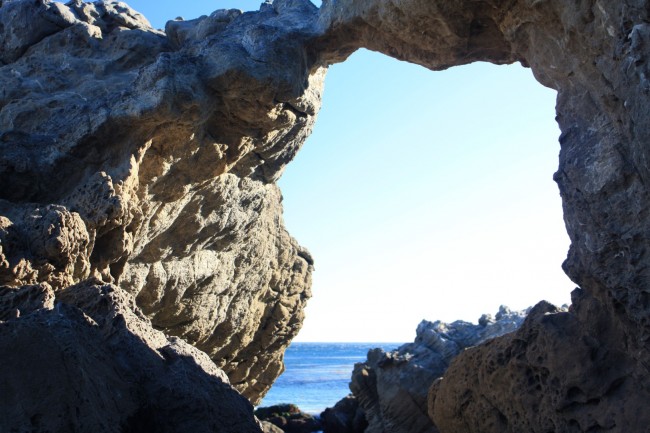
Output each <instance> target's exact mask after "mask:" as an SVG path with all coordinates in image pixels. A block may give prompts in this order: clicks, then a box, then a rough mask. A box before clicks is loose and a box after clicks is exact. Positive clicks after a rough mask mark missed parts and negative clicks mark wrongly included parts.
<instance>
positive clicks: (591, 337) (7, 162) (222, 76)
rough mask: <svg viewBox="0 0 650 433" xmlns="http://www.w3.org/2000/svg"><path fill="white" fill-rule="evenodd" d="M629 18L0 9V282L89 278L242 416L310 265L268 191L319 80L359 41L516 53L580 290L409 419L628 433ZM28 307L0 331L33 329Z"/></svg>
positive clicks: (270, 376) (412, 7)
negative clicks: (220, 385)
mask: <svg viewBox="0 0 650 433" xmlns="http://www.w3.org/2000/svg"><path fill="white" fill-rule="evenodd" d="M648 10H649V8H648V4H647V2H645V1H633V0H624V1H617V2H611V1H610V2H605V1H604V0H596V1H581V2H566V1H559V0H534V1H533V0H529V1H526V0H520V1H517V0H511V1H498V0H493V1H471V2H469V1H457V2H449V1H442V0H404V1H399V2H397V1H392V0H374V1H373V0H348V1H343V0H338V1H333V0H331V1H325V2H324V3H323V6H322V7H321V9H320V11H319V10H318V9H317V8H316V7H315V6H313V5H312V4H311V3H310V2H308V1H307V0H276V1H275V2H274V3H273V4H270V3H264V4H263V5H262V7H261V9H260V11H259V12H255V13H246V14H242V13H240V12H238V11H217V12H215V13H213V14H212V15H210V16H209V17H204V18H201V19H199V20H195V21H188V22H184V21H174V22H170V23H168V24H167V27H166V31H165V32H164V33H163V32H160V31H156V30H154V29H152V28H151V27H150V25H149V24H148V23H147V21H146V20H145V19H144V18H143V17H142V16H141V15H139V14H138V13H136V12H135V11H133V10H131V9H129V8H128V7H127V6H126V5H124V4H122V3H114V2H96V3H82V2H80V1H72V2H70V3H69V4H67V5H63V4H60V3H50V2H48V1H46V0H4V1H0V24H1V25H0V89H1V90H2V91H1V92H0V149H1V151H0V284H3V285H5V286H7V287H8V288H9V289H11V290H17V289H18V288H19V287H22V286H32V287H33V286H37V285H47V287H49V288H50V289H48V290H51V293H50V292H48V293H50V294H49V295H48V296H47V299H48V301H47V302H50V301H51V302H53V303H54V305H56V304H57V302H63V299H62V298H61V299H58V298H59V297H60V295H59V294H60V293H63V291H65V290H66V289H67V288H69V287H70V286H72V285H75V284H78V283H82V282H84V281H86V280H88V279H89V278H91V277H92V278H94V279H96V281H98V282H99V283H101V284H113V286H114V287H115V290H119V291H123V292H126V293H125V294H129V295H130V296H132V297H133V298H134V299H135V301H136V303H137V308H139V309H140V310H141V311H142V312H143V313H144V314H145V315H146V316H147V318H148V320H150V322H143V323H149V324H147V325H142V326H145V327H147V326H149V327H153V328H156V329H158V330H161V331H163V332H164V333H166V334H171V335H175V336H178V337H181V338H183V339H184V340H186V341H187V342H189V343H191V344H192V345H193V346H195V347H197V348H199V349H201V350H203V351H204V352H206V353H207V354H208V355H209V356H210V358H211V359H212V360H213V361H214V362H215V363H216V365H218V366H219V367H221V368H223V370H224V371H225V372H226V373H227V374H228V376H229V378H230V381H231V382H232V383H233V385H234V386H235V387H236V388H237V389H239V390H240V391H241V392H242V393H243V394H244V395H245V396H247V397H248V398H249V399H250V400H251V401H253V402H255V401H258V400H259V398H260V397H261V396H262V395H263V394H264V393H265V392H266V390H267V389H268V387H269V386H270V384H271V383H272V382H273V380H274V379H275V378H276V377H277V375H278V374H279V373H280V371H281V370H282V353H283V351H284V348H285V347H286V346H287V345H288V343H289V341H290V340H291V338H292V337H293V336H295V335H296V333H297V332H298V330H299V328H300V324H301V322H302V318H303V307H304V305H305V302H306V300H307V299H308V298H309V296H310V292H309V290H310V289H309V287H310V278H311V277H310V275H311V271H312V266H313V261H312V259H311V257H310V255H309V253H308V252H307V251H306V250H305V249H303V248H301V247H300V246H299V245H298V244H297V243H296V242H295V241H294V240H293V239H292V238H291V237H290V235H289V234H288V233H287V232H286V230H285V229H284V226H283V223H282V212H281V205H280V203H281V195H280V192H279V190H278V188H277V186H276V185H275V181H276V180H277V179H278V177H279V176H280V175H281V173H282V170H283V168H284V166H285V165H286V164H287V163H288V162H289V161H290V160H291V159H292V158H293V156H294V155H295V154H296V152H297V151H298V150H299V148H300V146H301V145H302V143H303V142H304V140H305V138H306V136H307V135H308V134H309V132H310V130H311V127H312V125H313V122H314V119H315V116H316V114H317V111H318V108H319V104H320V92H321V89H322V81H323V75H324V68H325V67H326V66H327V65H328V64H330V63H334V62H339V61H343V60H345V58H346V57H347V56H348V55H349V54H351V53H352V52H353V51H354V50H356V49H358V48H360V47H367V48H370V49H373V50H376V51H380V52H383V53H385V54H388V55H390V56H393V57H396V58H399V59H402V60H407V61H410V62H414V63H418V64H420V65H423V66H425V67H427V68H430V69H432V70H436V69H443V68H448V67H451V66H454V65H460V64H465V63H469V62H472V61H478V60H482V61H490V62H493V63H511V62H515V61H520V62H522V63H523V64H525V65H529V66H530V67H531V68H532V69H533V72H534V74H535V76H536V77H537V79H538V80H539V81H540V82H541V83H542V84H544V85H546V86H549V87H552V88H554V89H556V90H557V91H558V105H557V120H558V122H559V124H560V128H561V130H562V135H561V137H560V143H561V153H560V165H559V169H558V171H557V173H556V176H555V180H556V182H557V183H558V185H559V187H560V192H561V194H562V199H563V206H564V213H565V221H566V226H567V230H568V232H569V235H570V238H571V241H572V245H571V249H570V252H569V256H568V259H567V261H566V262H565V270H566V272H567V273H568V274H569V276H570V277H571V278H572V279H573V281H574V282H575V283H576V284H577V285H578V286H580V289H578V290H577V291H576V292H574V296H573V306H572V308H571V310H570V311H569V312H564V313H561V312H555V310H553V309H552V308H550V307H549V308H546V307H544V306H543V305H542V306H541V307H540V311H541V310H543V313H540V314H539V315H537V316H534V317H537V319H535V318H531V319H529V322H528V326H524V327H523V328H522V330H521V331H518V334H516V335H517V337H503V338H501V339H497V340H494V342H493V343H491V344H489V345H484V346H480V347H479V348H478V349H476V350H474V351H467V352H465V353H464V354H461V355H460V356H459V357H458V358H457V360H456V361H455V362H454V363H453V365H452V367H451V368H450V370H449V372H448V373H447V374H446V376H445V378H444V379H443V380H442V381H441V382H440V383H438V384H437V385H436V386H434V388H433V390H432V392H431V394H430V401H429V412H430V414H431V415H432V416H433V419H434V421H435V423H436V424H437V426H438V428H439V429H440V430H441V431H442V432H443V433H444V432H455V431H463V432H479V431H480V432H482V433H486V432H492V431H495V432H496V431H499V432H503V431H508V432H518V431H522V429H524V431H531V432H548V431H567V432H572V431H576V432H577V431H605V430H607V431H621V432H623V431H626V432H627V431H644V429H645V428H646V427H647V425H648V424H649V422H650V419H649V417H650V415H648V414H646V412H645V411H643V410H637V408H638V407H639V406H638V405H636V404H637V403H634V402H645V401H648V397H650V395H648V393H649V392H650V391H648V390H649V389H650V383H649V379H648V376H649V372H648V367H647V366H648V365H650V353H649V346H648V341H649V340H650V321H649V309H650V294H649V292H650V289H649V288H648V283H647V281H648V275H647V274H648V269H649V266H648V265H649V264H650V258H649V257H648V253H647V244H648V236H649V235H648V233H649V231H648V227H650V225H649V221H648V218H650V216H649V214H648V203H649V201H648V196H647V189H646V187H645V185H646V184H647V182H648V181H649V180H650V179H649V176H650V172H649V165H648V152H649V150H648V148H647V146H646V143H648V142H649V138H650V137H648V134H650V132H649V131H650V128H649V126H650V125H648V122H649V121H650V120H649V119H650V116H648V110H647V106H648V102H647V101H648V91H649V88H650V87H649V86H650V84H649V83H648V80H647V77H648V71H647V69H648V65H647V52H648V44H649V43H650V30H649V27H648V24H647V22H648V21H649V20H648ZM431 98H432V99H434V98H435V95H431ZM504 122H507V119H504ZM343 157H344V156H343ZM513 181H516V179H513ZM531 229H534V228H531ZM522 283H523V282H522ZM522 286H525V284H522ZM39 287H40V286H39ZM43 287H45V286H43ZM30 293H31V292H30ZM52 296H53V297H54V299H53V300H52V299H50V297H52ZM30 299H31V298H29V297H27V298H26V299H23V301H25V302H26V304H24V306H23V303H22V301H21V302H18V303H16V302H13V301H12V302H13V303H12V302H9V303H6V305H9V307H7V308H9V310H7V311H2V312H0V317H6V318H9V319H10V320H11V321H12V323H14V324H17V323H20V322H21V321H29V320H32V321H33V323H35V324H38V323H45V322H42V321H41V322H39V321H38V320H37V319H30V315H31V314H44V313H39V311H41V310H42V309H43V308H45V307H43V308H35V307H34V308H35V309H34V308H33V302H31V301H30ZM36 299H40V298H39V297H38V296H37V297H36ZM0 305H5V303H3V304H0ZM16 305H18V307H17V306H16ZM48 305H49V304H48ZM21 306H22V309H23V310H24V311H25V314H21V313H20V311H21ZM70 308H73V309H74V308H77V309H79V307H78V306H74V305H73V306H71V307H70ZM30 312H31V313H30ZM7 323H9V322H6V323H3V324H0V326H9V325H7ZM47 323H55V322H47ZM12 326H14V325H12ZM34 326H37V325H34ZM38 326H40V325H38ZM82 341H83V340H80V343H79V344H84V343H82ZM24 343H25V344H28V341H24ZM569 349H570V350H569ZM498 353H501V354H502V356H497V355H496V354H498ZM531 371H532V373H531ZM468 372H469V373H468ZM467 374H470V376H471V377H469V376H467ZM523 384H527V385H526V386H527V388H526V389H525V390H522V386H523ZM550 390H552V391H553V393H554V394H553V396H554V397H552V398H551V397H549V392H550ZM522 393H523V394H522ZM623 395H624V397H623ZM443 396H444V398H443ZM522 396H525V398H524V397H522ZM25 398H28V397H25ZM624 405H625V406H624ZM534 414H538V415H534ZM542 419H543V420H542ZM487 420H496V421H494V422H488V421H487ZM459 423H460V424H459ZM524 426H525V427H524Z"/></svg>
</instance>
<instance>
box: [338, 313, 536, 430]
mask: <svg viewBox="0 0 650 433" xmlns="http://www.w3.org/2000/svg"><path fill="white" fill-rule="evenodd" d="M526 314H527V312H526V311H514V312H513V311H510V310H509V309H508V308H507V307H503V306H502V307H501V308H500V309H499V312H498V313H497V314H496V316H495V317H494V318H492V316H490V315H483V316H482V317H481V319H480V320H479V324H478V325H475V324H473V323H469V322H464V321H461V320H459V321H456V322H452V323H444V322H441V321H436V322H429V321H426V320H423V321H422V322H421V323H420V324H419V325H418V327H417V330H416V337H415V341H414V342H413V343H408V344H404V345H402V346H400V347H399V348H398V349H397V350H395V351H391V352H385V351H383V350H382V349H373V350H370V351H369V352H368V359H367V360H366V361H365V362H363V363H358V364H355V366H354V371H353V373H352V381H351V382H350V390H351V391H352V394H353V396H354V397H355V398H356V400H357V401H358V403H359V406H360V407H361V408H362V409H363V412H364V413H365V418H366V420H367V421H368V426H367V428H365V429H363V430H357V432H359V433H360V432H365V433H437V432H438V430H437V429H436V428H435V426H434V425H433V423H432V422H431V419H430V418H429V417H428V416H427V396H428V394H429V388H430V387H431V385H432V384H433V383H434V381H435V380H436V379H438V378H440V377H442V376H443V374H444V373H445V371H446V370H447V368H448V367H449V364H450V363H451V361H452V360H453V359H454V358H455V357H456V356H458V355H459V354H460V353H462V352H463V351H464V350H465V349H467V348H468V347H472V346H476V345H478V344H481V343H483V342H485V341H487V340H490V339H492V338H495V337H499V336H501V335H504V334H507V333H509V332H513V331H515V330H516V329H517V328H518V327H519V326H520V325H521V323H522V322H523V320H524V318H525V317H526Z"/></svg>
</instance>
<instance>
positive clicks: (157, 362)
mask: <svg viewBox="0 0 650 433" xmlns="http://www.w3.org/2000/svg"><path fill="white" fill-rule="evenodd" d="M56 298H57V301H56V302H54V291H53V289H52V288H51V287H50V286H49V284H47V283H41V284H40V285H35V286H26V287H24V288H22V289H18V290H15V289H8V288H0V305H2V307H3V308H4V309H5V311H6V310H9V311H12V312H13V314H12V316H13V317H11V318H7V317H4V321H1V322H0V350H1V351H2V352H1V353H2V369H0V383H1V384H2V393H0V407H2V417H0V431H3V432H14V431H15V432H27V431H29V432H64V431H66V432H73V431H74V432H90V431H92V432H146V431H156V432H170V433H171V432H174V433H178V432H187V433H190V432H205V433H208V432H215V431H219V432H232V433H239V432H251V433H252V432H259V431H260V430H259V427H258V425H257V423H256V421H255V419H254V417H253V407H252V406H251V405H250V403H249V402H248V401H247V400H246V399H245V398H243V397H241V396H240V395H239V394H238V393H237V392H236V391H235V390H234V389H233V388H232V387H231V386H230V385H229V384H228V378H227V377H226V375H225V374H224V373H223V371H221V370H219V369H218V368H217V367H216V366H215V365H214V363H213V362H212V361H211V360H210V358H209V357H208V356H207V355H206V354H205V353H202V352H201V351H199V350H198V349H196V348H194V347H192V346H190V345H189V344H187V343H185V342H184V341H183V340H181V339H179V338H176V337H171V338H167V337H165V335H164V334H163V333H162V332H160V331H156V330H154V329H153V328H152V327H151V323H150V322H149V320H148V319H147V318H146V317H145V316H144V315H143V314H142V312H141V311H140V310H139V309H138V308H137V307H136V306H135V301H134V299H133V297H132V296H131V295H129V294H128V293H126V292H125V291H123V290H121V289H119V288H117V287H115V286H112V285H106V284H101V283H99V282H92V281H87V282H86V283H84V284H80V285H76V286H71V287H68V288H66V289H65V290H63V291H60V292H58V293H57V296H56ZM217 402H218V403H217Z"/></svg>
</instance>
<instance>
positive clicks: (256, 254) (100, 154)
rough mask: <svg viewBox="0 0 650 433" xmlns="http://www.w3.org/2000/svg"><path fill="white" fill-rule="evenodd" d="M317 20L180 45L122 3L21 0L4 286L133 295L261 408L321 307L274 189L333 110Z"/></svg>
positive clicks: (273, 12)
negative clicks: (319, 120) (92, 286)
mask: <svg viewBox="0 0 650 433" xmlns="http://www.w3.org/2000/svg"><path fill="white" fill-rule="evenodd" d="M316 15H317V9H316V7H314V6H313V5H311V4H310V3H309V2H284V3H283V2H278V4H277V5H275V6H271V5H270V4H269V5H266V6H265V7H264V8H263V10H262V11H260V12H259V13H255V14H242V13H241V12H240V11H237V10H230V11H224V10H222V11H217V12H215V13H214V14H212V15H211V16H209V17H202V18H201V19H198V20H194V21H187V22H185V21H171V22H169V23H168V24H167V26H166V32H167V33H166V34H165V33H162V32H160V31H156V30H154V29H152V28H151V26H150V25H149V23H148V22H147V21H146V19H144V17H142V16H141V15H140V14H138V13H137V12H135V11H133V10H131V9H129V8H128V6H126V5H125V4H123V3H118V2H101V1H100V2H95V3H82V2H80V1H73V2H70V3H68V4H66V5H63V4H61V3H51V2H49V1H45V0H43V1H27V0H15V1H5V2H3V3H2V7H0V22H2V23H3V25H2V27H1V28H0V52H1V53H2V54H1V55H0V65H2V67H1V68H0V77H1V81H0V82H1V84H0V86H1V88H2V92H0V94H1V95H2V97H1V98H0V149H1V152H0V173H1V174H2V175H1V176H0V215H1V216H0V242H1V244H0V283H2V284H5V285H10V286H13V287H18V286H21V285H29V284H31V285H33V284H39V283H46V284H49V285H50V286H51V287H52V288H53V289H54V290H55V291H58V290H61V289H64V288H65V287H68V286H70V285H72V284H76V283H79V282H81V281H84V280H85V279H87V278H89V277H91V276H93V277H96V278H99V279H101V280H102V281H104V282H107V283H113V284H116V285H118V286H120V287H121V288H123V289H124V290H125V291H127V292H129V293H131V294H132V295H133V296H135V298H136V300H137V303H138V305H139V306H140V307H141V308H142V310H143V311H144V312H145V313H146V314H147V315H148V317H149V318H150V319H151V320H152V323H153V326H155V327H156V328H157V329H161V330H164V331H165V332H167V333H169V334H173V335H176V336H179V337H182V338H184V339H185V340H187V341H189V342H190V343H192V344H193V345H195V346H196V347H198V348H200V349H202V350H204V351H205V352H206V353H208V354H209V355H210V356H211V357H212V359H213V360H214V361H215V362H216V363H217V364H218V365H219V366H220V367H221V368H223V369H224V370H225V371H226V372H227V373H228V375H229V377H230V379H231V382H232V383H233V384H234V385H235V386H236V387H237V388H238V389H239V390H240V391H242V392H243V393H244V395H246V396H247V397H249V398H250V399H251V400H252V401H253V402H255V401H257V400H259V398H260V397H261V396H262V395H263V394H264V393H265V392H266V391H267V390H268V388H269V387H270V385H271V384H272V383H273V381H274V380H275V378H276V377H277V376H278V375H279V374H280V373H281V372H282V370H283V364H282V356H283V352H284V349H285V348H286V346H287V345H288V344H289V342H290V341H291V339H292V338H293V336H295V334H296V333H297V332H298V330H299V329H300V326H301V323H302V319H303V308H304V305H305V302H306V300H307V299H308V298H309V297H310V284H311V270H312V265H313V262H312V259H311V256H310V255H309V253H308V252H307V251H306V250H305V249H303V248H301V247H300V246H299V245H298V244H297V243H296V241H294V240H293V239H292V238H291V236H289V234H288V233H287V232H286V230H285V229H284V226H283V223H282V208H281V195H280V192H279V190H278V188H277V186H275V184H274V180H276V179H277V178H278V176H279V175H280V173H281V172H282V169H283V167H284V165H285V164H286V163H287V162H288V161H289V160H290V159H291V158H292V157H293V155H294V154H295V153H296V151H297V150H298V148H299V147H300V146H301V145H302V142H303V141H304V138H305V137H306V136H307V135H308V134H309V131H310V130H311V126H312V124H313V121H314V117H315V115H316V112H317V110H318V108H319V104H320V89H321V86H322V78H323V74H324V72H323V70H322V69H320V68H314V69H313V70H311V69H308V68H307V66H306V64H307V63H308V60H307V58H306V55H307V54H306V53H305V50H304V39H305V37H306V35H307V34H310V32H311V31H312V27H313V23H314V22H315V21H316Z"/></svg>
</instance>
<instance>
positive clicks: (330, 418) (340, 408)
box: [320, 394, 368, 433]
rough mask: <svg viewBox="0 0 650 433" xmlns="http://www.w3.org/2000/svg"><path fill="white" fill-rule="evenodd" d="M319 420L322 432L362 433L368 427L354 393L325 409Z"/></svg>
mask: <svg viewBox="0 0 650 433" xmlns="http://www.w3.org/2000/svg"><path fill="white" fill-rule="evenodd" d="M320 421H321V424H322V425H323V432H324V433H362V432H363V431H364V430H365V429H366V427H368V421H367V420H366V415H365V413H364V412H363V409H361V407H360V406H359V402H358V401H357V398H356V397H355V396H354V394H350V395H348V396H346V397H345V398H343V399H341V400H339V401H338V402H337V403H336V404H335V405H334V407H328V408H327V409H325V410H324V411H323V412H322V413H321V414H320Z"/></svg>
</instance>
